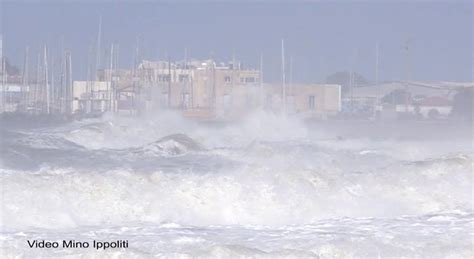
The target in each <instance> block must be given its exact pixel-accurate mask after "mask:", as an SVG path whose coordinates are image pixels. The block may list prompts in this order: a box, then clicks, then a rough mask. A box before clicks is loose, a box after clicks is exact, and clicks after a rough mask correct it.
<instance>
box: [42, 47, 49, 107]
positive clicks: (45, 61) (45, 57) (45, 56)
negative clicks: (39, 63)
mask: <svg viewBox="0 0 474 259" xmlns="http://www.w3.org/2000/svg"><path fill="white" fill-rule="evenodd" d="M43 55H44V56H43V59H44V63H43V64H44V81H45V87H46V113H47V114H49V113H50V105H51V104H50V94H51V93H50V88H49V81H48V73H49V71H48V50H47V47H46V45H45V46H44V54H43Z"/></svg>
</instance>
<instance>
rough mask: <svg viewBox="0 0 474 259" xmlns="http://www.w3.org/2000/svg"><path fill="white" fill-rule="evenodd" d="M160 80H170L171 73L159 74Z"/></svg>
mask: <svg viewBox="0 0 474 259" xmlns="http://www.w3.org/2000/svg"><path fill="white" fill-rule="evenodd" d="M158 81H160V82H169V81H170V75H160V76H158Z"/></svg>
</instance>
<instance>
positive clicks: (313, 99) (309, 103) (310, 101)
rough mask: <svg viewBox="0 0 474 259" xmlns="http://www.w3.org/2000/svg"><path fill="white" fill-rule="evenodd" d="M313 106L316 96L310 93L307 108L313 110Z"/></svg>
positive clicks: (314, 105)
mask: <svg viewBox="0 0 474 259" xmlns="http://www.w3.org/2000/svg"><path fill="white" fill-rule="evenodd" d="M314 107H316V97H314V95H310V96H309V99H308V108H309V109H310V110H314Z"/></svg>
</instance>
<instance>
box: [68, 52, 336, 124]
mask: <svg viewBox="0 0 474 259" xmlns="http://www.w3.org/2000/svg"><path fill="white" fill-rule="evenodd" d="M98 78H99V80H100V81H99V82H95V83H94V82H89V83H87V82H75V83H74V88H75V89H74V100H75V101H74V102H75V104H74V110H78V109H79V110H82V111H88V112H90V111H101V112H103V111H107V110H111V111H115V112H120V111H124V110H125V111H127V110H128V111H130V112H132V111H137V112H140V111H145V110H156V109H175V110H181V111H183V114H184V115H185V116H189V117H207V118H237V117H241V116H244V115H245V114H246V113H248V112H251V111H253V110H256V109H260V108H263V109H265V110H267V111H273V112H283V111H286V112H287V113H288V114H301V115H303V116H311V117H321V118H323V117H326V116H328V115H333V114H336V113H337V112H339V111H340V109H341V89H340V86H339V85H329V84H319V85H318V84H292V85H287V86H286V102H283V101H282V100H283V99H284V98H283V97H282V92H283V91H282V86H281V85H279V84H264V83H262V82H261V80H260V78H261V74H260V71H258V70H253V69H243V68H242V67H241V66H240V65H239V64H236V65H235V66H234V65H233V64H232V63H230V64H222V63H220V64H218V63H216V62H215V61H213V60H204V61H197V60H193V61H190V62H187V63H186V64H184V62H183V63H173V62H167V61H157V62H152V61H143V62H142V63H141V64H140V65H139V66H138V67H137V68H136V69H133V70H112V71H111V70H107V69H106V70H99V71H98ZM92 89H94V90H92ZM88 99H89V100H88ZM112 100H113V101H112ZM87 103H90V104H87Z"/></svg>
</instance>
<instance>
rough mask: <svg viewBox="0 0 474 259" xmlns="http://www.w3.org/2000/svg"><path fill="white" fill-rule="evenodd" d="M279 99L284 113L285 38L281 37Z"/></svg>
mask: <svg viewBox="0 0 474 259" xmlns="http://www.w3.org/2000/svg"><path fill="white" fill-rule="evenodd" d="M281 101H282V105H283V112H284V113H286V77H285V39H281Z"/></svg>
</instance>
